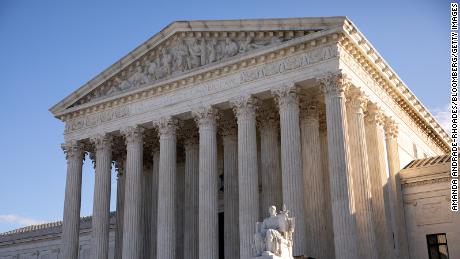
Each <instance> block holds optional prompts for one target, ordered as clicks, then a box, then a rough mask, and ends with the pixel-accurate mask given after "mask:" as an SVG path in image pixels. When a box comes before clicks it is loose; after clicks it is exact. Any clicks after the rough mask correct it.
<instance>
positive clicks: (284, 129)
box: [272, 84, 309, 256]
mask: <svg viewBox="0 0 460 259" xmlns="http://www.w3.org/2000/svg"><path fill="white" fill-rule="evenodd" d="M272 94H273V95H274V97H275V100H276V102H277V104H278V108H279V113H280V128H281V172H282V179H283V180H282V182H283V203H284V204H285V205H286V207H287V208H288V209H289V210H290V211H291V215H292V216H294V217H295V218H296V223H295V231H294V247H293V255H294V256H300V255H307V253H308V252H309V251H307V238H306V235H307V231H306V228H305V227H306V226H305V208H304V207H305V205H304V189H303V177H302V155H301V148H300V126H299V101H298V96H297V92H296V87H295V85H294V84H289V85H283V86H281V87H279V88H277V89H274V90H272Z"/></svg>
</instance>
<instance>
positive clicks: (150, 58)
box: [70, 30, 315, 107]
mask: <svg viewBox="0 0 460 259" xmlns="http://www.w3.org/2000/svg"><path fill="white" fill-rule="evenodd" d="M311 32H315V30H312V31H270V32H267V31H255V32H187V33H186V32H179V33H176V34H175V35H173V36H171V37H170V39H168V40H165V41H164V42H163V43H161V44H160V45H158V46H156V47H155V48H153V49H151V50H150V51H148V52H147V53H146V54H144V55H143V56H142V57H140V58H139V59H137V60H136V61H135V62H132V63H131V64H130V65H128V66H127V67H125V68H124V69H123V70H121V71H119V72H118V73H117V74H115V75H114V76H112V77H111V78H109V79H108V80H106V81H105V82H103V83H102V84H101V85H99V86H98V87H96V88H95V89H94V90H92V91H91V92H89V93H88V94H86V95H85V96H83V97H82V98H80V99H79V100H78V101H77V102H75V103H74V104H73V105H72V106H70V107H74V106H78V105H81V104H85V103H89V102H92V101H97V100H100V99H104V98H107V97H110V96H114V95H118V94H121V93H124V92H128V91H131V90H134V89H139V88H142V87H145V86H148V85H151V84H154V83H157V82H160V81H162V80H165V79H169V78H171V77H174V76H177V75H181V74H184V73H187V72H190V71H193V70H196V69H199V68H200V67H203V66H205V65H208V64H212V63H218V62H220V61H224V60H228V59H231V58H234V57H236V56H240V55H245V54H246V53H249V52H251V51H254V50H256V49H260V48H263V47H269V46H274V45H277V44H281V43H283V42H286V41H289V40H292V39H294V38H296V37H301V36H304V35H305V34H308V33H311Z"/></svg>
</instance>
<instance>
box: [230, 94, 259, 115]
mask: <svg viewBox="0 0 460 259" xmlns="http://www.w3.org/2000/svg"><path fill="white" fill-rule="evenodd" d="M257 103H258V100H257V98H256V97H254V96H252V95H243V96H239V97H236V98H233V99H231V100H230V105H231V106H232V108H233V112H234V113H235V115H236V117H237V118H238V119H242V118H249V117H255V115H256V110H257Z"/></svg>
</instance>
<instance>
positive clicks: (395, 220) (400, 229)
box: [384, 118, 409, 259]
mask: <svg viewBox="0 0 460 259" xmlns="http://www.w3.org/2000/svg"><path fill="white" fill-rule="evenodd" d="M384 129H385V142H386V147H387V159H388V170H389V173H390V190H389V193H390V195H389V196H390V202H391V207H390V209H391V221H392V227H393V235H394V245H395V250H396V256H397V258H402V259H406V258H409V251H408V245H407V233H406V223H405V219H404V206H403V198H402V194H401V179H400V178H399V169H400V162H399V146H398V133H399V132H398V126H397V125H396V123H395V122H394V121H393V120H391V119H390V118H386V120H385V127H384Z"/></svg>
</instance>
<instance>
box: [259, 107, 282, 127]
mask: <svg viewBox="0 0 460 259" xmlns="http://www.w3.org/2000/svg"><path fill="white" fill-rule="evenodd" d="M257 127H258V128H259V129H264V128H266V127H270V128H272V127H279V113H278V111H277V110H276V109H275V108H274V107H272V106H263V107H261V109H259V110H258V112H257Z"/></svg>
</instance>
